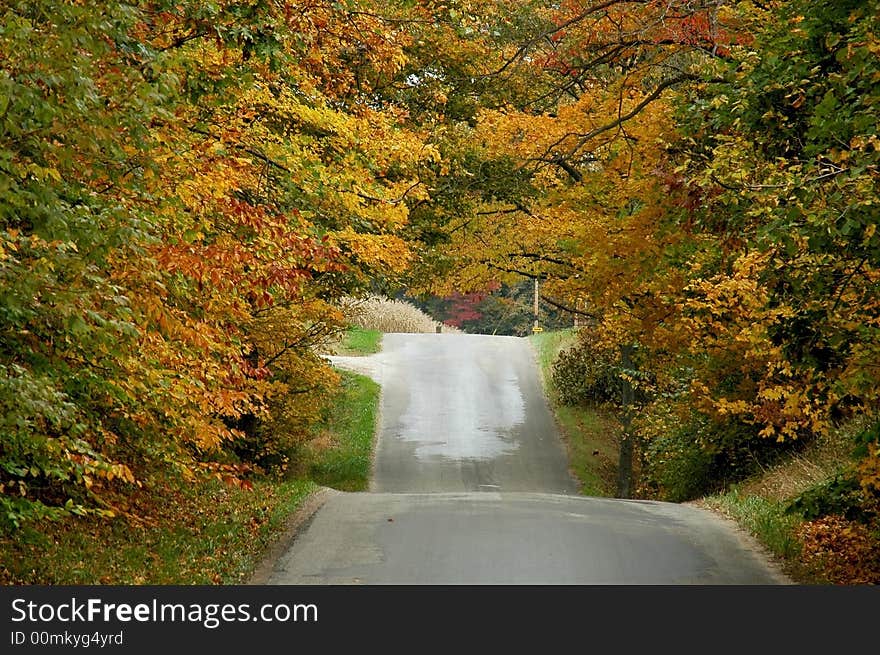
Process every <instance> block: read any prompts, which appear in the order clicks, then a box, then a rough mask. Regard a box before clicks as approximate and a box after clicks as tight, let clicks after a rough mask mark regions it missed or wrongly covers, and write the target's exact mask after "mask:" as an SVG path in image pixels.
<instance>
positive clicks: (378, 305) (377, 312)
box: [343, 296, 461, 333]
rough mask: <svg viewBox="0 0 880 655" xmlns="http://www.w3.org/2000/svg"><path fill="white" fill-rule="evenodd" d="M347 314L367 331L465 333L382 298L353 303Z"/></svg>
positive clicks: (407, 305)
mask: <svg viewBox="0 0 880 655" xmlns="http://www.w3.org/2000/svg"><path fill="white" fill-rule="evenodd" d="M343 312H344V313H345V315H346V318H347V319H348V320H349V322H350V323H351V324H352V325H354V326H356V327H359V328H361V329H364V330H378V331H379V332H437V330H438V328H440V330H442V331H443V332H456V333H460V332H461V330H459V329H458V328H455V327H452V326H449V325H444V324H443V323H440V322H439V321H435V320H434V319H433V318H431V317H430V316H428V315H427V314H426V313H425V312H423V311H422V310H421V309H419V308H418V307H416V306H415V305H412V304H410V303H408V302H406V301H403V300H391V299H389V298H383V297H381V296H370V297H368V298H365V299H358V300H355V299H352V300H349V301H347V302H346V303H345V306H344V307H343Z"/></svg>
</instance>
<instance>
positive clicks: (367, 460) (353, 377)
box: [293, 371, 379, 491]
mask: <svg viewBox="0 0 880 655" xmlns="http://www.w3.org/2000/svg"><path fill="white" fill-rule="evenodd" d="M339 374H340V375H341V376H342V383H341V387H340V392H339V394H338V395H337V396H336V398H335V400H334V402H333V406H332V407H331V410H330V412H329V415H328V418H327V420H326V421H325V422H324V423H323V424H322V425H320V426H318V427H317V428H316V432H315V438H313V439H312V440H311V441H309V442H308V443H306V444H305V445H304V446H303V447H302V448H301V450H300V451H299V452H297V453H296V461H297V466H296V469H295V470H294V471H293V473H294V475H295V476H296V477H300V478H307V479H309V480H312V481H314V482H315V483H317V484H319V485H322V486H325V487H332V488H334V489H339V490H340V491H365V490H366V489H367V487H368V486H369V482H370V468H371V465H372V455H373V436H374V433H375V428H376V412H377V409H378V401H379V385H378V384H376V383H375V382H373V381H372V380H371V379H370V378H368V377H365V376H363V375H358V374H356V373H350V372H348V371H339Z"/></svg>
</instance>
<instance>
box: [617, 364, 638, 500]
mask: <svg viewBox="0 0 880 655" xmlns="http://www.w3.org/2000/svg"><path fill="white" fill-rule="evenodd" d="M632 351H633V347H632V346H621V348H620V365H621V368H623V369H624V371H631V370H632V368H633V363H632ZM620 400H621V405H622V406H623V410H622V414H621V419H620V420H621V423H623V431H622V433H621V436H620V458H619V460H618V464H617V497H618V498H632V494H633V440H634V436H633V434H632V428H631V426H632V418H633V386H632V382H631V381H630V380H629V379H627V378H621V380H620Z"/></svg>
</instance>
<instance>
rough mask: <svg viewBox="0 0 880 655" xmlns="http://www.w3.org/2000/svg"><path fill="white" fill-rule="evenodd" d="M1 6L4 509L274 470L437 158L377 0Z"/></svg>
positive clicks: (86, 508)
mask: <svg viewBox="0 0 880 655" xmlns="http://www.w3.org/2000/svg"><path fill="white" fill-rule="evenodd" d="M359 8H360V9H361V10H363V11H354V10H353V9H354V7H352V8H351V9H352V10H348V9H345V8H342V7H340V6H337V5H331V4H330V3H310V4H308V3H307V4H305V5H302V4H297V5H294V4H290V3H274V2H261V1H259V0H257V1H252V2H230V1H226V0H224V1H222V2H214V3H202V2H173V3H172V2H164V1H163V0H157V1H154V2H141V3H134V4H119V3H114V2H98V3H84V2H65V3H42V2H28V1H26V0H22V1H21V2H12V3H6V4H4V6H3V9H2V10H0V26H2V28H0V87H2V89H0V175H2V178H0V279H2V282H0V289H2V300H0V315H2V318H0V330H2V340H0V343H2V346H0V371H2V372H0V404H2V407H3V412H2V414H3V420H2V426H0V509H2V512H0V521H2V523H3V524H4V525H7V526H9V525H13V526H15V525H19V524H20V523H21V522H22V521H24V520H28V519H34V518H40V517H58V516H61V515H64V514H69V513H76V514H82V513H99V514H105V515H112V514H114V513H117V512H119V511H123V510H120V509H119V508H118V507H117V504H116V502H117V499H118V498H121V497H122V496H124V495H125V494H126V493H128V492H127V491H126V490H127V489H134V488H137V487H140V486H144V485H145V486H156V485H161V484H162V479H163V478H164V477H165V476H167V475H174V474H177V475H182V476H185V477H192V476H195V475H199V474H201V473H203V472H206V473H208V474H212V475H217V476H218V477H222V478H224V479H226V480H229V481H230V482H232V483H238V484H243V485H247V484H248V483H247V482H246V477H247V474H248V473H249V472H251V471H254V470H257V468H255V467H268V466H272V465H279V466H283V465H284V458H285V453H286V452H287V451H288V450H289V448H290V445H291V443H293V442H295V441H296V440H297V439H299V438H302V435H303V434H304V433H305V432H306V430H307V428H308V427H309V426H310V425H311V424H312V423H313V422H314V421H316V420H317V418H318V417H319V414H320V411H321V408H322V406H323V399H324V398H325V397H326V395H327V393H328V392H329V390H330V389H331V388H332V387H333V384H334V382H335V379H336V378H335V374H334V373H333V372H332V370H330V369H329V367H328V366H327V364H326V362H324V361H323V360H322V359H320V358H319V357H318V356H317V355H316V354H315V351H314V347H315V346H316V344H319V343H320V342H321V340H322V339H324V338H326V336H327V335H328V334H330V333H332V332H333V331H335V330H337V329H338V328H339V326H340V325H341V324H342V315H341V313H340V311H339V309H338V307H337V300H338V299H339V298H341V297H343V296H348V295H351V294H357V293H359V292H361V291H363V290H364V289H365V288H366V287H367V285H368V284H376V283H377V280H378V281H381V280H393V279H395V277H396V276H399V275H400V274H401V272H402V271H404V270H405V268H406V266H407V264H408V262H409V259H410V254H409V246H408V245H407V242H406V240H405V238H404V236H403V235H402V234H401V230H402V226H404V225H405V224H406V222H407V216H408V208H407V204H406V201H407V200H409V199H419V198H425V197H426V192H425V190H424V188H423V186H422V185H421V184H420V182H419V180H418V176H417V174H416V171H417V169H418V167H419V166H421V165H423V163H424V162H428V161H433V160H435V159H436V157H437V155H436V151H435V150H434V148H433V147H432V145H431V144H430V142H429V141H428V139H426V138H425V136H424V135H423V134H422V133H420V132H418V131H416V130H412V129H409V128H408V127H407V126H405V125H404V123H403V118H404V114H402V113H401V112H400V111H398V110H396V109H395V108H394V107H392V106H390V105H385V104H383V103H375V102H372V101H371V94H372V89H373V87H374V86H375V85H379V84H382V83H383V80H387V79H388V78H389V76H393V75H394V74H395V72H396V71H397V70H399V68H400V67H401V65H402V62H403V61H404V54H403V47H404V45H406V43H407V42H408V36H407V35H406V34H405V33H404V32H400V31H394V30H389V29H387V26H386V24H385V23H384V22H383V21H381V20H380V19H379V18H376V17H373V15H372V13H373V11H372V10H374V9H375V7H373V5H372V4H370V3H368V2H363V3H359Z"/></svg>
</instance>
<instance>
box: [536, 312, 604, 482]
mask: <svg viewBox="0 0 880 655" xmlns="http://www.w3.org/2000/svg"><path fill="white" fill-rule="evenodd" d="M576 340H577V335H576V333H575V331H574V330H573V329H567V330H558V331H552V332H539V333H537V334H533V335H531V336H530V337H529V341H530V342H531V344H532V346H533V347H534V350H535V353H536V358H537V360H538V368H539V370H540V373H541V382H542V384H543V385H544V393H545V395H546V396H547V400H548V402H549V404H550V407H551V409H552V411H553V413H554V415H555V417H556V421H557V424H558V425H559V429H560V431H561V432H562V435H563V439H564V440H565V444H566V448H567V450H568V457H569V465H570V467H571V470H572V473H574V475H575V476H576V477H577V479H578V480H579V481H580V484H581V493H582V494H583V495H585V496H612V495H613V494H614V488H615V477H614V476H615V475H616V465H617V455H618V453H617V442H616V439H615V435H616V434H617V431H618V428H617V425H616V422H615V421H614V419H613V418H612V417H611V416H610V415H608V414H607V413H606V412H603V411H601V410H599V409H597V408H589V407H571V406H567V405H563V404H561V403H560V402H559V393H558V391H557V389H556V387H555V385H554V384H553V377H552V371H553V362H554V361H555V359H556V356H557V355H558V354H559V352H560V351H562V350H564V349H566V348H569V347H571V346H573V345H574V344H575V342H576Z"/></svg>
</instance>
